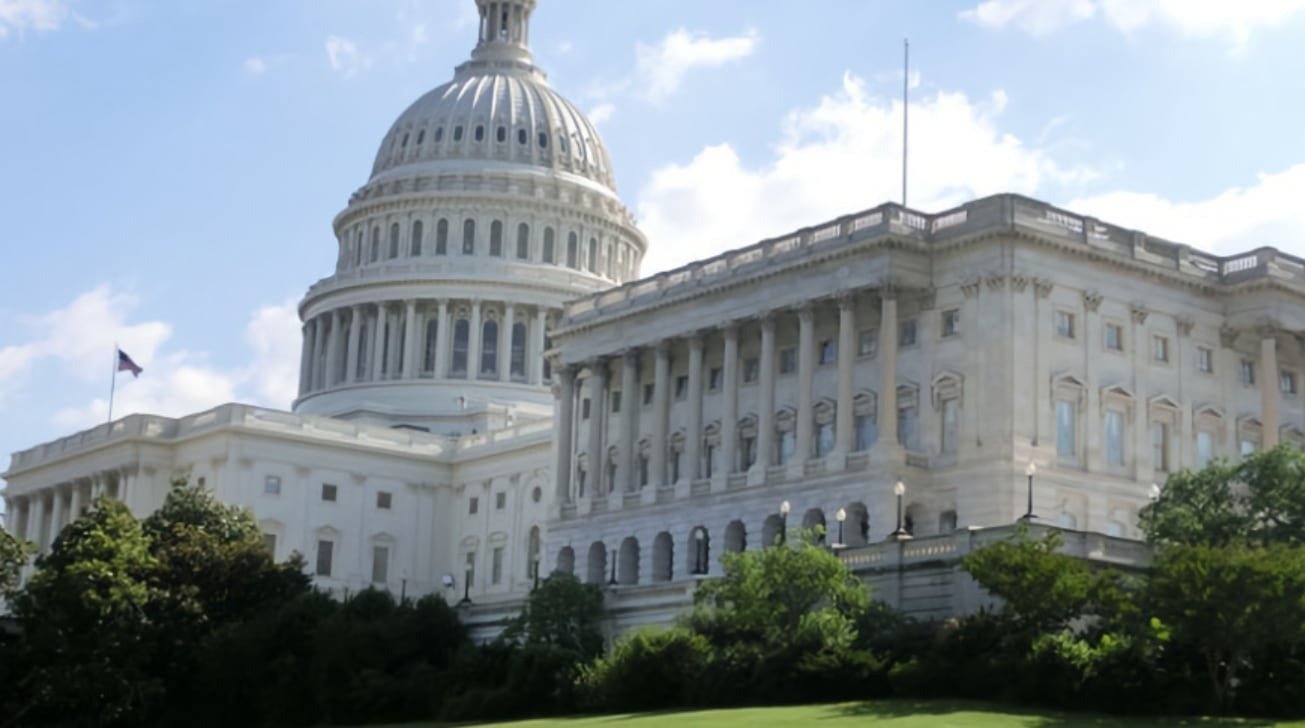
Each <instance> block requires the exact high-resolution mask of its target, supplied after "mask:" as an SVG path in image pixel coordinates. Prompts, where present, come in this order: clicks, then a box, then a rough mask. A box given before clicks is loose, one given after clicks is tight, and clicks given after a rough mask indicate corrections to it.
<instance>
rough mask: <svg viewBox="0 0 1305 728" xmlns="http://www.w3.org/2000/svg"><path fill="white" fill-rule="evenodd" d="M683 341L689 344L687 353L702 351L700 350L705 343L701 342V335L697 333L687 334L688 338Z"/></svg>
mask: <svg viewBox="0 0 1305 728" xmlns="http://www.w3.org/2000/svg"><path fill="white" fill-rule="evenodd" d="M684 339H685V341H687V342H688V344H689V351H702V348H703V346H704V345H705V342H704V341H703V338H702V333H701V332H698V331H695V332H693V333H691V334H689V335H688V336H686V337H684Z"/></svg>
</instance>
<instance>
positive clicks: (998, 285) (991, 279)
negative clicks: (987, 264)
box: [984, 273, 1006, 291]
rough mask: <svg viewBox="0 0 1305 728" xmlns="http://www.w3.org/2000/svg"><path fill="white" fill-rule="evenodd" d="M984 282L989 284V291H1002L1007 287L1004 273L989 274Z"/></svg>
mask: <svg viewBox="0 0 1305 728" xmlns="http://www.w3.org/2000/svg"><path fill="white" fill-rule="evenodd" d="M984 282H985V283H987V284H988V290H990V291H1000V290H1001V289H1003V288H1005V287H1006V276H1005V275H1004V274H1002V273H989V274H988V277H987V278H986V279H984Z"/></svg>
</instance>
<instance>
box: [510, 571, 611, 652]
mask: <svg viewBox="0 0 1305 728" xmlns="http://www.w3.org/2000/svg"><path fill="white" fill-rule="evenodd" d="M604 616H606V610H605V609H604V607H603V592H602V590H601V589H599V588H598V586H597V585H595V584H583V583H581V582H580V580H579V579H578V578H576V577H575V576H574V575H572V574H568V573H566V572H562V571H555V572H553V574H552V575H551V576H549V577H548V578H547V579H544V580H543V581H542V582H540V583H539V588H537V589H535V590H534V591H533V592H531V593H530V597H529V598H527V599H526V604H525V606H524V607H523V608H522V610H521V614H519V615H517V617H516V618H514V619H513V620H512V621H511V622H509V623H508V626H507V629H506V630H505V631H504V632H503V639H504V640H506V641H508V642H511V643H516V644H521V645H547V646H550V647H557V648H561V649H563V650H569V651H571V652H574V653H575V654H576V655H577V656H578V657H579V658H580V659H583V660H588V659H591V658H593V657H596V656H598V655H599V654H601V653H602V651H603V632H602V621H603V618H604Z"/></svg>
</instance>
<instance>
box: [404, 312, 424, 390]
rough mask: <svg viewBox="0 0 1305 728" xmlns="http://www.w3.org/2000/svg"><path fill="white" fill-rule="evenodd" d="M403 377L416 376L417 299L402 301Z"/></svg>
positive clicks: (413, 377) (414, 377)
mask: <svg viewBox="0 0 1305 728" xmlns="http://www.w3.org/2000/svg"><path fill="white" fill-rule="evenodd" d="M403 304H404V311H403V372H402V374H403V378H404V379H416V378H417V350H418V349H420V348H421V347H420V346H418V344H417V300H416V299H413V298H409V299H408V300H406V301H404V302H403Z"/></svg>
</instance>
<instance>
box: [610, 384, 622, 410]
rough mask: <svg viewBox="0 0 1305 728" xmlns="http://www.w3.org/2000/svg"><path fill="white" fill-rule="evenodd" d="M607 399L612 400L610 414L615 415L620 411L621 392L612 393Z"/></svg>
mask: <svg viewBox="0 0 1305 728" xmlns="http://www.w3.org/2000/svg"><path fill="white" fill-rule="evenodd" d="M608 397H609V398H610V399H611V400H612V413H613V414H616V413H617V412H620V411H621V390H619V389H618V390H616V391H615V392H612V393H611V394H610V395H608Z"/></svg>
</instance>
